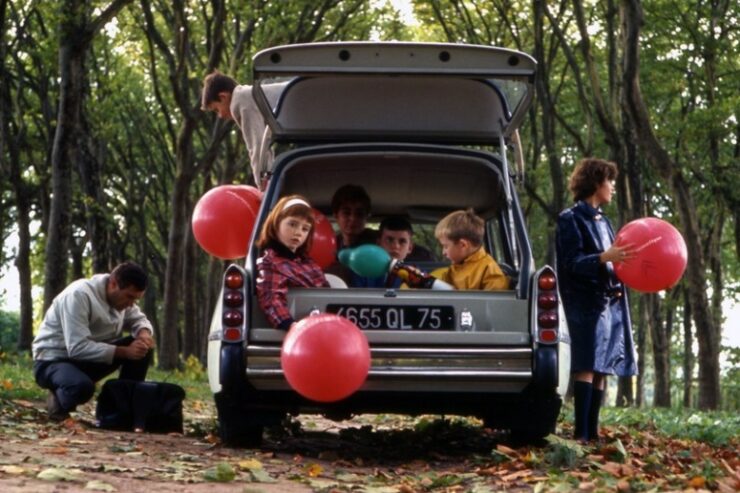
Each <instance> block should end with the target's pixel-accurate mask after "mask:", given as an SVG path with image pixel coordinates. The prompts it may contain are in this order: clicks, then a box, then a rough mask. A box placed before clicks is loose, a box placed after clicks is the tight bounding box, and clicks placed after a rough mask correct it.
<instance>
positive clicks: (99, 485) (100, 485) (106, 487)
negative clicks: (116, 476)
mask: <svg viewBox="0 0 740 493" xmlns="http://www.w3.org/2000/svg"><path fill="white" fill-rule="evenodd" d="M85 489H86V490H93V491H118V490H116V488H115V487H114V486H113V485H112V484H108V483H104V482H103V481H99V480H97V479H94V480H92V481H88V482H87V484H86V485H85Z"/></svg>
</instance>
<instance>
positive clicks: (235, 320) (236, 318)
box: [224, 310, 244, 327]
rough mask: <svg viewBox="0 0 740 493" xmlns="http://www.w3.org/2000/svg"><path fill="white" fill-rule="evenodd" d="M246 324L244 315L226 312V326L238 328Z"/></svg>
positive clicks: (238, 312) (236, 311)
mask: <svg viewBox="0 0 740 493" xmlns="http://www.w3.org/2000/svg"><path fill="white" fill-rule="evenodd" d="M242 322H244V315H242V312H240V311H238V310H226V311H225V312H224V325H227V326H229V327H236V326H239V325H241V324H242Z"/></svg>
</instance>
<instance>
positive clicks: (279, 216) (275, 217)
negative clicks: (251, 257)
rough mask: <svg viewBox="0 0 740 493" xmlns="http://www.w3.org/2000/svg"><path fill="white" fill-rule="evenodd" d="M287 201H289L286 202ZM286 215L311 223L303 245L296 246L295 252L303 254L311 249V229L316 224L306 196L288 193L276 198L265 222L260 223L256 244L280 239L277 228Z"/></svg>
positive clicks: (260, 244)
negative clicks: (276, 201) (260, 228)
mask: <svg viewBox="0 0 740 493" xmlns="http://www.w3.org/2000/svg"><path fill="white" fill-rule="evenodd" d="M296 199H297V200H296ZM288 202H291V203H290V204H288ZM286 204H287V207H286ZM288 216H290V217H300V218H301V219H305V220H306V221H308V222H309V223H310V224H311V231H309V232H308V237H307V238H306V241H304V242H303V245H301V246H299V247H298V249H297V250H296V253H297V254H298V255H305V254H307V253H308V252H309V251H310V250H311V245H312V244H313V229H314V226H315V224H316V220H315V219H314V217H313V209H311V206H310V205H308V201H307V200H306V198H305V197H303V196H301V195H288V196H287V197H283V198H282V199H280V200H278V203H277V204H275V207H273V208H272V210H271V211H270V214H268V215H267V219H266V220H265V224H263V225H262V231H261V232H260V237H259V239H258V240H257V246H258V247H259V248H265V247H267V246H268V245H269V243H270V242H271V241H277V242H279V241H280V240H279V238H278V228H280V222H281V221H282V220H283V219H285V218H286V217H288Z"/></svg>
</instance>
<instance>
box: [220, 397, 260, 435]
mask: <svg viewBox="0 0 740 493" xmlns="http://www.w3.org/2000/svg"><path fill="white" fill-rule="evenodd" d="M215 399H216V410H217V412H218V433H219V436H220V438H221V442H222V443H223V444H224V445H226V446H229V447H247V448H256V447H259V446H260V445H262V432H263V430H264V425H262V424H257V423H254V422H251V421H250V420H249V419H248V417H247V416H246V412H245V410H244V409H243V407H242V406H240V405H239V402H240V401H239V399H238V398H231V397H230V396H229V395H228V394H226V393H224V392H219V393H218V394H216V395H215Z"/></svg>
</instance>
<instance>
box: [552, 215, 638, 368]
mask: <svg viewBox="0 0 740 493" xmlns="http://www.w3.org/2000/svg"><path fill="white" fill-rule="evenodd" d="M555 236H556V252H557V271H558V281H559V286H560V296H561V297H562V299H563V305H564V308H565V317H566V319H567V321H568V329H569V331H570V335H571V340H572V347H571V349H572V352H571V354H572V356H571V371H572V372H580V371H592V372H596V373H604V374H608V375H619V376H629V375H635V374H636V373H637V364H636V361H637V357H636V355H635V346H634V342H633V340H632V324H631V321H630V313H629V304H628V301H627V292H626V290H625V288H624V286H623V285H622V284H621V283H620V282H619V281H618V280H617V278H616V276H615V275H614V270H613V266H612V264H611V262H607V263H606V264H602V263H601V262H600V261H599V255H600V254H601V253H602V252H604V251H605V250H607V249H608V248H609V247H610V246H611V244H612V242H613V241H614V230H613V229H612V226H611V223H610V222H609V220H608V219H607V218H606V216H604V215H603V214H602V213H601V211H600V210H598V209H594V208H593V207H591V206H590V205H589V204H587V203H585V202H582V201H581V202H578V203H577V204H575V205H574V206H573V207H570V208H569V209H566V210H564V211H563V212H561V213H560V216H559V217H558V225H557V230H556V234H555Z"/></svg>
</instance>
